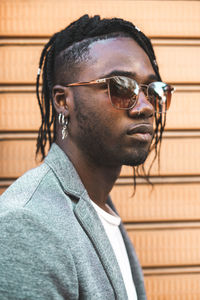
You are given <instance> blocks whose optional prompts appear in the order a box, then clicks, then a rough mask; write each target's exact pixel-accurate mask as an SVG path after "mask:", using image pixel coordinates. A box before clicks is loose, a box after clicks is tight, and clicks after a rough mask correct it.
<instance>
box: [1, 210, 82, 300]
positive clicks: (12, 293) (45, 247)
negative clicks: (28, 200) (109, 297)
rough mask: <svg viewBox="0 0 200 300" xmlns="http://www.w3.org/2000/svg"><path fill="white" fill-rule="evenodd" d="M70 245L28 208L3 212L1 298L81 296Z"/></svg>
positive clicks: (14, 299)
mask: <svg viewBox="0 0 200 300" xmlns="http://www.w3.org/2000/svg"><path fill="white" fill-rule="evenodd" d="M78 298H79V295H78V279H77V273H76V268H75V265H74V261H73V257H72V255H71V252H70V251H69V249H66V247H65V248H64V249H63V243H62V241H60V240H59V239H58V237H57V236H56V234H55V233H54V232H53V231H52V230H51V229H50V228H48V226H46V224H43V222H42V220H40V218H39V217H38V216H36V215H33V213H32V212H31V211H29V210H27V209H17V210H13V211H10V212H6V213H3V214H1V215H0V299H1V300H4V299H9V300H17V299H29V300H33V299H34V300H37V299H38V300H39V299H40V300H41V299H43V300H45V299H57V300H59V299H78Z"/></svg>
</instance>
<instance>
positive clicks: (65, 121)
mask: <svg viewBox="0 0 200 300" xmlns="http://www.w3.org/2000/svg"><path fill="white" fill-rule="evenodd" d="M58 122H59V124H60V125H62V140H64V139H65V138H66V137H67V136H68V130H67V125H68V122H69V119H68V118H65V116H64V115H63V114H61V113H60V114H59V115H58Z"/></svg>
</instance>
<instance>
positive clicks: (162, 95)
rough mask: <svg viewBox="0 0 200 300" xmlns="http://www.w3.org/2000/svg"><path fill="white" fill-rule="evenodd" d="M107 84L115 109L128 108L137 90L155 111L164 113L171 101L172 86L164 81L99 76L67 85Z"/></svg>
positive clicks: (132, 104) (133, 100)
mask: <svg viewBox="0 0 200 300" xmlns="http://www.w3.org/2000/svg"><path fill="white" fill-rule="evenodd" d="M102 83H106V84H107V89H108V95H109V98H110V101H111V103H112V105H113V106H114V107H115V108H117V109H125V110H129V109H131V108H133V107H134V106H135V105H136V104H137V101H138V98H139V92H140V91H142V92H143V93H144V95H145V96H146V98H147V99H148V101H149V102H150V103H151V104H152V105H153V107H154V109H155V112H156V113H166V111H167V110H168V108H169V106H170V103H171V96H172V93H173V91H174V88H173V87H172V86H170V85H168V84H166V83H164V82H161V81H155V82H151V83H150V84H148V85H146V84H138V83H137V81H135V80H134V79H131V78H129V77H125V76H113V77H109V78H101V79H97V80H92V81H89V82H76V83H71V84H68V85H67V87H73V86H84V85H94V84H102Z"/></svg>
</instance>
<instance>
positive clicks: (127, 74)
mask: <svg viewBox="0 0 200 300" xmlns="http://www.w3.org/2000/svg"><path fill="white" fill-rule="evenodd" d="M112 76H125V77H131V78H135V77H136V76H137V74H136V73H135V72H128V71H122V70H113V71H112V72H110V73H108V74H104V75H102V76H101V77H100V78H108V77H112ZM158 80H159V79H158V76H157V75H156V74H150V75H149V76H147V77H146V78H145V80H144V84H148V83H151V82H152V81H158Z"/></svg>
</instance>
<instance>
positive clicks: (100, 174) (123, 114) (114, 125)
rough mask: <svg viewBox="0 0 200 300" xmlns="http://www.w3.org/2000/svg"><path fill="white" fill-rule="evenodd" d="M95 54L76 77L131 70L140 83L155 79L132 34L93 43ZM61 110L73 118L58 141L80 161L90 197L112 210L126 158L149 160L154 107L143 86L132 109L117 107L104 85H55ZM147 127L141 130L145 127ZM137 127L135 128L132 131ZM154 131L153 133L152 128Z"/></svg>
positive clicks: (79, 169)
mask: <svg viewBox="0 0 200 300" xmlns="http://www.w3.org/2000/svg"><path fill="white" fill-rule="evenodd" d="M89 56H90V59H89V60H88V61H87V62H85V63H82V64H81V66H80V71H79V73H78V74H77V81H76V82H78V81H91V80H95V79H99V78H104V77H109V76H110V75H111V76H112V75H120V74H121V75H126V76H128V77H131V78H133V79H135V80H136V81H137V82H138V83H139V84H148V83H150V82H152V81H156V75H155V72H154V70H153V68H152V65H151V63H150V60H149V58H148V56H147V55H146V53H145V52H144V50H143V49H142V48H141V47H140V46H139V45H138V44H137V43H136V42H135V41H134V40H133V39H131V38H122V37H118V38H111V39H107V40H101V41H97V42H94V43H92V44H91V45H90V52H89ZM53 95H54V105H55V109H56V111H57V113H58V114H59V113H62V114H64V116H65V117H68V118H69V124H68V136H67V138H66V139H64V140H62V139H61V126H60V125H59V126H58V127H57V128H58V132H57V140H56V143H57V144H58V145H59V146H60V147H61V149H62V150H63V151H64V152H65V153H66V154H67V155H68V157H69V158H70V160H71V161H72V163H73V165H74V166H75V168H76V170H77V172H78V174H79V176H80V178H81V180H82V182H83V184H84V186H85V188H86V190H87V192H88V194H89V196H90V198H91V199H92V200H93V201H94V202H95V203H96V204H97V205H99V206H100V207H101V208H102V209H104V210H106V211H108V208H107V207H106V205H105V204H106V201H107V197H108V194H109V193H110V191H111V189H112V187H113V185H114V183H115V181H116V179H117V178H118V177H119V174H120V171H121V167H122V165H123V164H127V165H132V166H136V165H138V164H141V163H143V162H144V161H145V159H146V157H147V155H148V153H149V148H150V145H151V142H152V137H153V121H154V109H153V106H152V105H151V104H150V102H149V101H148V100H147V98H146V97H145V95H144V94H143V92H142V91H141V92H140V93H139V98H138V102H137V104H136V106H135V107H133V108H132V109H130V110H128V111H125V110H118V109H116V108H114V107H113V106H112V104H111V102H110V100H109V97H108V92H107V89H106V87H102V86H100V85H95V86H82V87H63V86H59V85H56V86H54V88H53ZM141 126H143V127H144V128H146V131H147V132H143V133H141V132H140V127H141ZM133 131H134V132H133ZM149 131H150V132H151V133H149Z"/></svg>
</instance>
